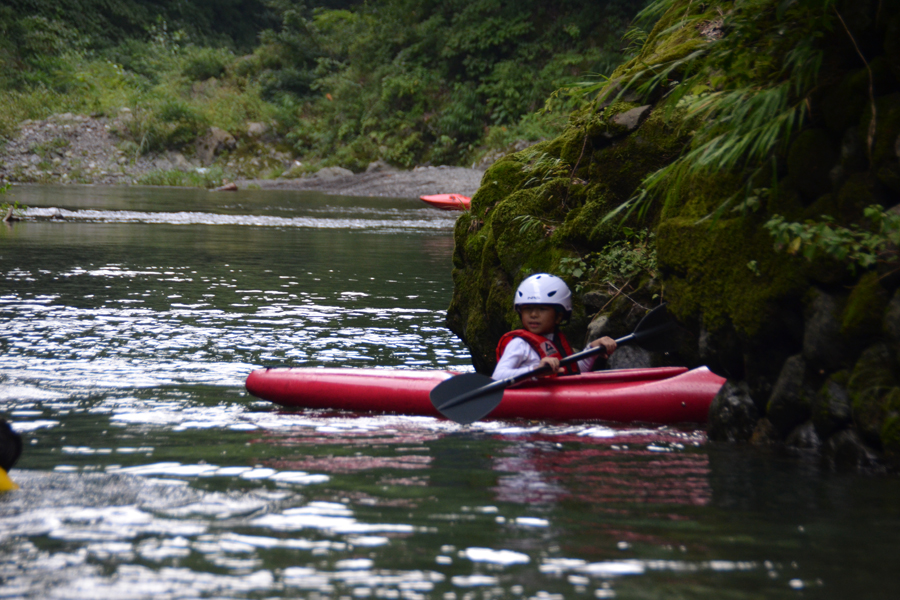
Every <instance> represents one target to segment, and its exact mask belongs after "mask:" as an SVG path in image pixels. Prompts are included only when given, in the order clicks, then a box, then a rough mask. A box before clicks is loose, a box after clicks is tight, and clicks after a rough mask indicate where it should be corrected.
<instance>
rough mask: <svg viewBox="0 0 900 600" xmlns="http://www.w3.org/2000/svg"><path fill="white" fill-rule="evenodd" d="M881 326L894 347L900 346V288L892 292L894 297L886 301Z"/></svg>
mask: <svg viewBox="0 0 900 600" xmlns="http://www.w3.org/2000/svg"><path fill="white" fill-rule="evenodd" d="M882 326H883V329H884V334H885V335H886V336H887V338H888V340H889V341H890V342H891V343H892V344H894V346H895V347H897V346H900V290H897V291H896V292H894V297H893V298H891V301H890V302H889V303H888V306H887V310H885V311H884V320H883V323H882Z"/></svg>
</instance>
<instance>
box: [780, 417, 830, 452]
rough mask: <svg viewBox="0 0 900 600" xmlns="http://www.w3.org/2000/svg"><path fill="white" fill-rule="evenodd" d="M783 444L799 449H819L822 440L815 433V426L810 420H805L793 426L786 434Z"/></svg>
mask: <svg viewBox="0 0 900 600" xmlns="http://www.w3.org/2000/svg"><path fill="white" fill-rule="evenodd" d="M785 444H787V445H788V446H789V447H791V448H799V449H801V450H819V448H821V447H822V440H821V439H820V438H819V435H818V434H817V433H816V428H815V426H814V425H813V423H812V421H807V422H806V423H803V424H802V425H800V426H798V427H795V428H794V430H793V431H792V432H791V433H790V434H789V435H788V436H787V439H786V440H785Z"/></svg>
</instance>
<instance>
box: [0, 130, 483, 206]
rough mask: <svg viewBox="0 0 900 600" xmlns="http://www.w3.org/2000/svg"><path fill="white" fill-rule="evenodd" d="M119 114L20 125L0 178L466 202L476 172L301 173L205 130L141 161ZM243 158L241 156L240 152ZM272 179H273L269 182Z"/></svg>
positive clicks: (264, 147)
mask: <svg viewBox="0 0 900 600" xmlns="http://www.w3.org/2000/svg"><path fill="white" fill-rule="evenodd" d="M127 118H129V115H128V114H127V113H124V114H120V115H119V116H118V117H116V118H115V119H109V118H105V117H103V118H95V117H89V116H83V115H74V114H71V113H66V114H62V115H55V116H53V117H50V118H48V119H44V120H40V121H24V122H23V123H21V124H20V127H19V134H18V135H17V136H16V137H15V138H14V139H12V140H9V141H8V142H7V143H6V144H5V145H3V146H2V147H0V179H2V180H5V181H8V182H10V183H13V184H16V183H43V184H73V183H75V184H91V185H135V184H140V183H142V179H143V178H145V177H147V176H148V175H150V174H153V173H158V172H168V171H182V172H185V173H190V172H195V173H205V172H208V170H209V169H210V168H213V167H219V168H221V170H222V172H223V173H224V174H225V177H229V176H231V177H233V178H234V180H233V183H235V184H236V185H237V188H238V189H247V188H254V189H279V190H313V191H319V192H323V193H326V194H340V195H348V196H382V197H394V198H417V197H419V196H421V195H424V194H440V193H459V194H464V195H466V196H472V195H473V194H474V193H475V191H476V190H477V189H478V186H479V185H480V183H481V178H482V175H483V174H484V171H483V169H478V168H471V169H470V168H463V167H448V166H439V167H431V166H426V167H417V168H415V169H412V170H409V171H404V170H399V169H396V168H393V167H391V166H390V165H387V164H386V163H382V162H380V161H379V162H375V163H372V164H371V165H369V169H368V170H367V172H365V173H358V174H355V173H353V172H352V171H349V170H347V169H342V168H340V167H328V168H325V169H321V170H319V171H317V172H315V173H306V172H304V171H303V170H302V168H301V165H299V163H298V162H296V161H295V160H294V158H293V157H292V156H290V155H289V154H287V153H285V152H282V151H279V150H277V149H276V148H275V145H274V144H272V143H269V141H268V140H266V139H265V137H264V130H263V131H262V132H260V135H259V137H256V138H252V139H249V140H242V141H241V144H242V145H243V146H244V150H245V151H244V152H236V151H235V150H238V149H239V146H240V145H239V143H238V142H237V141H236V140H235V139H234V138H233V137H232V136H231V135H230V134H228V133H227V132H223V131H221V130H216V129H212V130H210V131H209V132H208V133H207V135H205V136H203V137H202V138H201V139H199V140H198V141H197V143H196V144H195V145H194V146H193V147H191V148H188V149H187V151H186V152H184V153H182V152H174V151H169V152H164V153H149V154H144V153H141V152H139V148H138V147H137V145H136V144H134V142H131V141H129V140H127V139H123V138H122V137H120V136H119V135H117V132H119V131H121V130H122V129H123V128H122V122H123V120H125V119H127ZM248 149H249V150H250V151H246V150H248ZM276 175H277V176H276Z"/></svg>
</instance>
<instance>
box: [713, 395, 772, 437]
mask: <svg viewBox="0 0 900 600" xmlns="http://www.w3.org/2000/svg"><path fill="white" fill-rule="evenodd" d="M758 419H759V412H758V411H757V410H756V404H754V402H753V398H751V397H750V389H749V388H748V386H747V384H746V383H745V382H743V381H739V382H735V381H731V380H728V381H726V382H725V385H723V386H722V387H721V388H720V389H719V393H717V394H716V397H715V398H713V401H712V404H710V407H709V420H708V421H707V425H706V431H707V435H708V436H709V439H710V440H713V441H720V442H745V441H748V440H750V438H751V436H752V435H753V430H754V428H755V427H756V425H757V420H758Z"/></svg>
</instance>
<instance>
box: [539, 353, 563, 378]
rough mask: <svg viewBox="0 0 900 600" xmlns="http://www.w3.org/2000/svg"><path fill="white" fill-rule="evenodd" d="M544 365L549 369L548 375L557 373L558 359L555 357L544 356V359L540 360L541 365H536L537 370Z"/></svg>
mask: <svg viewBox="0 0 900 600" xmlns="http://www.w3.org/2000/svg"><path fill="white" fill-rule="evenodd" d="M545 365H546V366H548V367H550V373H552V374H554V375H555V374H556V372H557V371H559V359H558V358H556V357H555V356H545V357H544V358H542V359H541V364H539V365H538V368H541V367H543V366H545Z"/></svg>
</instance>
